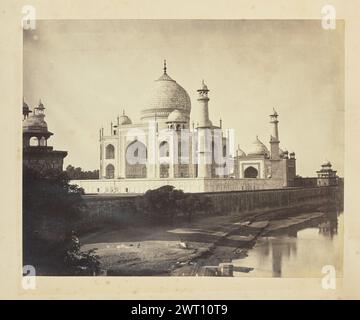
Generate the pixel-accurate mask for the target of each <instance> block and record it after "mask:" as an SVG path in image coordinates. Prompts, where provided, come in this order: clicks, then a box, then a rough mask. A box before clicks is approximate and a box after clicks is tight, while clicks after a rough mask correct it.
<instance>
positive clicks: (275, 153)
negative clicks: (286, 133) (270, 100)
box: [270, 109, 280, 160]
mask: <svg viewBox="0 0 360 320" xmlns="http://www.w3.org/2000/svg"><path fill="white" fill-rule="evenodd" d="M273 110H274V113H273V114H271V115H270V123H272V124H273V133H272V135H271V136H270V152H271V159H272V160H279V159H280V151H279V144H280V141H279V129H278V123H279V121H278V119H277V118H278V116H279V115H278V113H277V112H276V111H275V109H273Z"/></svg>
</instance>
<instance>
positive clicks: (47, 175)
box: [23, 167, 96, 274]
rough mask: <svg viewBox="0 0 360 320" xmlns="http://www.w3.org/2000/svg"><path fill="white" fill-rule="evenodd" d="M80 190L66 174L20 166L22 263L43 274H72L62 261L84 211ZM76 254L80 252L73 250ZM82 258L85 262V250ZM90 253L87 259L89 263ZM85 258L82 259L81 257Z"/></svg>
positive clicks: (91, 254)
mask: <svg viewBox="0 0 360 320" xmlns="http://www.w3.org/2000/svg"><path fill="white" fill-rule="evenodd" d="M82 193H83V190H82V189H81V188H79V187H77V186H75V185H70V184H69V178H68V176H67V174H66V173H64V172H61V171H56V170H53V169H51V170H47V171H42V172H39V171H36V170H32V169H30V168H27V167H24V168H23V254H24V255H23V259H24V261H23V262H24V264H31V265H34V266H35V267H37V268H40V269H41V271H42V272H44V273H49V272H50V273H51V272H53V271H54V268H56V269H58V270H56V272H62V273H64V274H72V272H71V271H72V269H71V268H67V267H68V266H69V265H68V264H66V262H65V257H66V255H67V253H68V251H69V250H70V251H71V250H72V249H75V248H72V249H71V246H70V249H69V242H70V243H71V235H73V234H74V226H75V225H76V223H77V222H78V221H79V220H80V219H81V213H82V211H83V210H85V205H84V202H83V200H82V198H81V194H82ZM74 252H75V253H79V254H80V252H79V251H76V250H75V251H74ZM84 254H85V256H84V257H83V259H82V260H81V263H82V264H84V263H85V264H86V253H84ZM92 256H93V253H89V257H88V258H87V259H88V261H89V262H91V263H90V264H91V265H92V261H91V259H93V258H95V260H96V257H92ZM84 259H85V260H84Z"/></svg>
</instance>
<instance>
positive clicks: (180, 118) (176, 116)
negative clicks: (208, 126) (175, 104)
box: [166, 109, 187, 122]
mask: <svg viewBox="0 0 360 320" xmlns="http://www.w3.org/2000/svg"><path fill="white" fill-rule="evenodd" d="M166 122H187V117H186V116H185V115H184V114H183V113H182V112H180V111H179V110H177V109H176V110H174V111H172V112H171V113H170V114H169V116H168V118H167V120H166Z"/></svg>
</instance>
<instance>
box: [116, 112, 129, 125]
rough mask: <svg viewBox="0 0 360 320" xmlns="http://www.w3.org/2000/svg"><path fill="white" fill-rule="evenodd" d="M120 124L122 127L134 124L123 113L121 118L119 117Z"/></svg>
mask: <svg viewBox="0 0 360 320" xmlns="http://www.w3.org/2000/svg"><path fill="white" fill-rule="evenodd" d="M119 124H120V125H121V126H123V125H126V124H132V122H131V119H130V118H129V117H128V116H127V115H126V114H125V113H123V114H122V115H121V116H120V117H119Z"/></svg>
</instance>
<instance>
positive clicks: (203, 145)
mask: <svg viewBox="0 0 360 320" xmlns="http://www.w3.org/2000/svg"><path fill="white" fill-rule="evenodd" d="M197 92H198V93H199V97H198V101H199V106H198V107H199V110H198V113H197V114H198V119H197V120H198V123H197V126H196V128H197V134H198V147H197V153H198V175H197V176H198V178H211V165H212V151H211V145H212V144H211V131H210V129H211V126H212V123H211V121H210V119H209V108H208V102H209V98H208V92H209V89H208V87H207V86H206V84H205V83H204V80H203V81H202V84H201V89H198V90H197Z"/></svg>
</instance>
